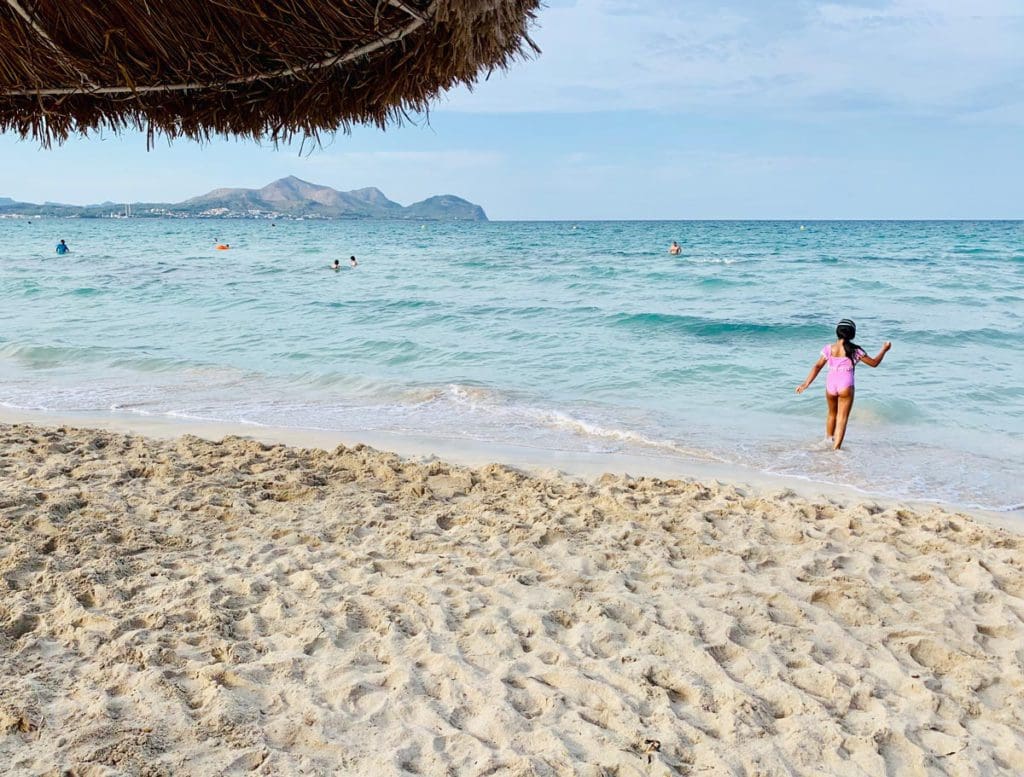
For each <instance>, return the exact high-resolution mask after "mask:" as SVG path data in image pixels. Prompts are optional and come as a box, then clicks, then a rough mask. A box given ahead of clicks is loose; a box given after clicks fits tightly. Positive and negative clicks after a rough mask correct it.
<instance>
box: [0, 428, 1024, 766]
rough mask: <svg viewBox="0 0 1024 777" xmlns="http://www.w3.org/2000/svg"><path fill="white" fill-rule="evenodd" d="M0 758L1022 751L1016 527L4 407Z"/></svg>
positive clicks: (828, 758) (785, 756)
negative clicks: (137, 426)
mask: <svg viewBox="0 0 1024 777" xmlns="http://www.w3.org/2000/svg"><path fill="white" fill-rule="evenodd" d="M0 521H2V525H3V529H4V531H3V535H2V538H0V590H2V596H0V763H3V764H5V767H4V772H5V773H9V774H26V775H29V774H31V775H36V774H47V775H48V774H53V775H59V774H76V775H164V774H166V775H207V774H242V773H249V772H251V773H256V774H267V775H291V774H318V775H319V774H323V775H328V774H346V775H348V774H351V775H364V774H365V775H371V774H372V775H401V774H423V775H575V774H581V775H605V774H608V775H678V774H708V775H748V776H751V777H752V776H753V775H823V774H829V775H884V774H886V775H975V774H976V775H991V774H1021V773H1024V570H1022V566H1021V550H1022V549H1024V539H1022V537H1021V536H1020V535H1019V534H1016V533H1013V532H1010V531H1007V530H1006V529H1004V528H1001V527H998V526H994V525H990V524H988V523H986V522H984V521H979V520H976V519H974V518H972V517H970V516H967V515H963V514H954V513H950V512H945V511H943V510H940V509H937V508H936V509H921V508H915V509H913V510H911V509H904V508H899V507H895V506H884V505H880V504H876V503H874V502H872V501H870V500H861V501H857V500H852V501H851V500H840V499H817V500H812V499H808V498H805V497H801V496H797V495H796V494H795V493H793V492H791V491H775V492H764V493H762V492H755V491H751V490H749V489H746V488H741V487H734V486H728V485H720V484H713V483H707V484H702V483H698V482H691V481H684V480H659V479H655V478H643V477H636V478H631V477H627V476H617V475H606V476H602V477H600V478H596V479H593V480H589V481H588V480H581V479H576V478H570V477H567V476H554V475H552V476H539V475H530V474H525V473H523V472H520V471H518V470H515V469H512V468H510V467H507V466H500V465H490V466H485V467H478V468H465V467H457V466H454V465H448V464H445V463H442V462H439V461H433V462H428V463H417V462H414V461H410V460H406V459H402V458H400V457H398V456H397V455H394V454H389V453H383V452H378V451H375V450H373V449H370V448H366V447H362V446H353V447H343V446H342V447H339V448H337V449H336V450H333V451H326V450H315V449H309V450H306V449H300V448H295V447H288V446H285V445H270V444H266V443H261V442H257V441H253V440H247V439H243V438H238V437H228V438H225V439H224V440H223V441H220V442H212V441H208V440H204V439H200V438H198V437H194V436H183V437H180V438H178V439H174V440H156V439H151V438H146V437H140V436H135V435H127V434H123V433H119V432H114V431H109V430H86V429H72V428H65V427H62V428H44V427H39V426H30V425H26V424H19V425H12V424H4V425H0Z"/></svg>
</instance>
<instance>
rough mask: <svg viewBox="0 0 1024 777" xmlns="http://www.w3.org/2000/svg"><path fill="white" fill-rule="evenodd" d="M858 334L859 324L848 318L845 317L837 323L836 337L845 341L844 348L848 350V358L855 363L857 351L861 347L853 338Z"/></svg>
mask: <svg viewBox="0 0 1024 777" xmlns="http://www.w3.org/2000/svg"><path fill="white" fill-rule="evenodd" d="M856 336H857V325H856V324H855V323H854V322H853V321H851V320H850V319H848V318H844V319H843V320H842V321H840V322H839V323H838V324H837V325H836V337H838V338H840V339H841V340H842V341H843V350H844V351H846V358H847V359H849V360H850V361H851V362H853V363H854V364H856V363H857V359H856V358H855V357H856V355H857V351H859V350H861V347H860V346H859V345H857V344H856V343H855V342H853V338H855V337H856Z"/></svg>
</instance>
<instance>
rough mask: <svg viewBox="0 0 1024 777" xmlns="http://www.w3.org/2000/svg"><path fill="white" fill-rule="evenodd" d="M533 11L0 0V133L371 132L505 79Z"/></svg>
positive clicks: (286, 2) (373, 2) (349, 0)
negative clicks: (463, 90)
mask: <svg viewBox="0 0 1024 777" xmlns="http://www.w3.org/2000/svg"><path fill="white" fill-rule="evenodd" d="M538 5H539V0H0V129H2V130H14V131H15V132H17V133H19V134H20V135H21V136H22V137H34V138H36V139H37V140H39V141H40V142H42V143H44V144H49V143H50V142H51V141H52V140H57V141H63V140H65V139H66V138H67V137H68V136H69V135H71V134H73V133H82V134H86V133H88V132H89V131H90V130H97V129H104V128H110V129H112V130H114V131H119V130H121V129H124V128H127V127H136V128H139V129H146V130H147V131H148V133H149V140H150V142H152V139H153V135H154V133H155V132H163V133H165V134H166V135H167V136H168V137H177V136H180V135H184V136H186V137H189V138H194V139H208V138H209V137H210V136H211V135H213V134H230V135H243V136H249V137H253V138H257V139H258V138H270V139H273V140H275V141H277V140H281V139H286V138H288V137H291V136H292V135H294V134H299V135H314V136H315V135H317V134H318V133H319V132H321V131H325V130H326V131H333V130H336V129H338V128H342V129H348V128H349V127H350V126H351V125H352V124H375V125H377V126H381V127H383V126H385V125H387V124H388V123H390V122H393V121H398V120H401V118H402V117H403V116H405V115H406V114H407V113H408V112H420V111H423V110H425V109H426V108H427V105H428V102H429V100H430V99H431V98H433V97H435V96H437V94H438V93H439V92H441V91H442V90H444V89H447V88H449V87H451V86H454V85H456V84H459V83H465V84H472V83H473V81H474V80H475V79H476V78H477V76H478V74H480V73H481V72H484V71H489V70H491V69H494V68H500V67H505V66H506V65H508V63H509V61H510V60H511V59H512V58H513V57H515V56H517V55H520V54H522V53H524V50H525V49H527V48H533V49H534V50H535V47H534V46H533V43H532V42H531V41H530V39H529V37H528V35H527V27H528V25H529V24H530V22H531V21H532V19H533V15H534V12H535V10H536V9H537V6H538Z"/></svg>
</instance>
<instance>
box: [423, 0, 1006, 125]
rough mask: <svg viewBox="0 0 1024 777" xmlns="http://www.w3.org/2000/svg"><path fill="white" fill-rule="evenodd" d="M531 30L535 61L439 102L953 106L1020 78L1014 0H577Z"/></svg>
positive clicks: (491, 105)
mask: <svg viewBox="0 0 1024 777" xmlns="http://www.w3.org/2000/svg"><path fill="white" fill-rule="evenodd" d="M534 37H535V38H536V39H537V40H538V42H539V44H540V45H541V47H542V49H543V52H544V53H543V54H542V55H541V57H540V58H539V59H538V60H535V61H530V62H526V63H520V64H517V65H516V66H515V67H514V69H513V71H512V72H511V73H510V74H508V75H507V76H502V75H495V76H493V77H492V78H491V80H490V81H489V82H486V83H484V84H481V85H479V86H478V88H477V90H476V91H475V93H474V94H472V95H469V94H468V93H467V92H466V91H465V90H457V91H455V92H453V93H452V94H451V95H450V96H449V97H448V98H447V101H446V103H442V105H445V106H446V107H447V108H450V109H455V110H465V111H487V112H492V111H499V112H503V111H515V112H521V111H542V112H554V111H558V112H576V111H583V112H586V111H606V110H635V109H642V110H658V109H665V110H671V111H679V110H683V111H689V110H694V111H701V112H707V111H708V110H709V109H711V110H720V111H727V112H747V111H757V112H762V113H763V112H765V111H770V112H772V114H774V115H780V114H781V115H786V114H801V115H806V114H807V113H808V112H821V111H844V112H845V111H851V110H853V111H870V110H883V111H886V112H894V111H895V112H903V113H908V114H917V115H921V114H924V115H929V114H954V115H955V114H957V113H958V112H960V111H961V110H975V109H976V106H974V105H973V103H974V101H975V100H976V98H977V95H979V94H984V95H986V99H987V100H988V101H989V102H990V105H989V106H988V107H989V108H994V107H996V106H995V105H992V104H991V103H993V102H994V103H998V102H999V101H1000V100H1003V99H1005V100H1007V101H1008V102H1014V101H1016V100H1017V99H1018V97H1019V84H1020V82H1021V79H1022V78H1024V45H1022V41H1024V4H1022V3H1021V2H1019V0H972V1H971V2H962V1H961V0H877V2H859V3H853V2H817V3H807V2H799V1H798V0H783V2H777V3H770V4H769V3H763V4H762V3H755V2H738V1H734V2H730V3H714V2H710V0H687V1H686V2H668V1H667V0H651V1H650V2H643V3H641V2H623V1H616V0H579V1H578V2H576V3H575V4H574V5H571V6H558V7H553V8H548V9H546V10H544V11H542V13H541V16H540V26H539V29H538V30H537V31H536V34H535V36H534ZM1011 85H1012V86H1011ZM1000 87H1002V88H1001V90H1000ZM992 115H993V116H998V115H1000V114H998V113H994V114H992Z"/></svg>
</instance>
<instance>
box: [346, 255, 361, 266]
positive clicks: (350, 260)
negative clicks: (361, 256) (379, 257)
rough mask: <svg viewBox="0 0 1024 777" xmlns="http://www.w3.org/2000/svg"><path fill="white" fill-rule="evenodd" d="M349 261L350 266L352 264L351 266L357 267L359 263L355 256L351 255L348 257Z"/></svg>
mask: <svg viewBox="0 0 1024 777" xmlns="http://www.w3.org/2000/svg"><path fill="white" fill-rule="evenodd" d="M348 263H349V266H351V267H356V266H358V265H359V262H357V261H356V258H355V257H354V256H350V257H349V258H348Z"/></svg>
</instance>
